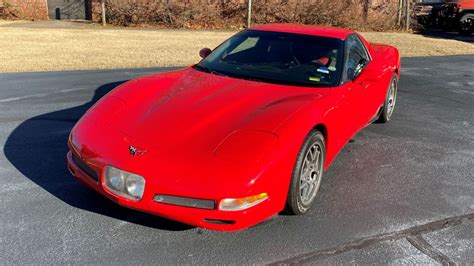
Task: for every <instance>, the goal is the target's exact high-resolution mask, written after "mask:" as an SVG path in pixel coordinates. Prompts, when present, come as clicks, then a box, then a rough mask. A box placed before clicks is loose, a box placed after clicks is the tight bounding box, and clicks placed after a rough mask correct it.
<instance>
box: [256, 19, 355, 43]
mask: <svg viewBox="0 0 474 266" xmlns="http://www.w3.org/2000/svg"><path fill="white" fill-rule="evenodd" d="M250 29H251V30H262V31H273V32H285V33H296V34H305V35H313V36H320V37H328V38H337V39H341V40H345V39H346V37H347V36H348V35H350V34H352V33H354V31H352V30H349V29H344V28H336V27H329V26H317V25H301V24H287V23H274V24H263V25H257V26H253V27H251V28H250Z"/></svg>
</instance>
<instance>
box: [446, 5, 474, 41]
mask: <svg viewBox="0 0 474 266" xmlns="http://www.w3.org/2000/svg"><path fill="white" fill-rule="evenodd" d="M439 20H440V22H441V23H442V25H443V27H444V28H445V29H454V30H457V31H458V32H459V33H461V34H471V33H473V32H474V0H451V1H449V2H447V3H446V4H445V5H443V7H442V9H441V12H440V15H439Z"/></svg>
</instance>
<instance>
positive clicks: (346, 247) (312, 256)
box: [269, 213, 474, 265]
mask: <svg viewBox="0 0 474 266" xmlns="http://www.w3.org/2000/svg"><path fill="white" fill-rule="evenodd" d="M468 220H474V213H469V214H464V215H460V216H453V217H449V218H445V219H441V220H436V221H433V222H429V223H425V224H421V225H415V226H413V227H409V228H407V229H403V230H399V231H394V232H387V233H383V234H378V235H374V236H368V237H365V238H361V239H357V240H353V241H350V242H347V243H345V244H342V245H339V246H336V247H332V248H328V249H324V250H315V251H310V252H307V253H303V254H300V255H296V256H294V257H291V258H288V259H285V260H280V261H276V262H272V263H270V264H269V265H287V264H289V265H296V264H302V263H308V262H310V261H317V260H320V259H324V258H327V257H331V256H335V255H338V254H342V253H344V252H347V251H350V250H358V249H363V248H366V247H369V246H372V245H374V244H377V243H381V242H385V241H394V240H399V239H403V238H406V239H407V240H408V237H414V236H421V235H422V234H426V233H430V232H435V231H439V230H442V229H445V228H448V227H452V226H456V225H459V224H462V223H464V222H466V221H468ZM425 242H426V241H425ZM410 243H411V242H410ZM418 243H422V242H420V241H419V242H418ZM427 244H428V243H427ZM412 245H413V243H412ZM428 245H429V244H428ZM415 247H416V246H415ZM423 247H426V246H423ZM428 250H429V249H428ZM420 251H422V252H423V250H421V249H420ZM430 251H431V252H434V253H433V254H432V255H433V256H435V257H436V255H437V256H438V257H436V258H439V259H440V260H443V262H444V261H446V262H447V263H448V264H449V263H450V262H451V260H450V259H449V258H447V257H446V256H444V255H443V254H441V253H440V252H436V251H434V248H433V249H432V250H430ZM427 252H428V251H427ZM423 253H424V252H423ZM425 254H426V253H425ZM440 254H441V255H442V256H444V257H442V256H441V257H439V256H440ZM430 257H431V256H430ZM446 258H447V260H446Z"/></svg>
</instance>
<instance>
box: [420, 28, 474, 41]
mask: <svg viewBox="0 0 474 266" xmlns="http://www.w3.org/2000/svg"><path fill="white" fill-rule="evenodd" d="M417 34H420V35H423V36H425V37H428V38H434V39H451V40H456V41H461V42H467V43H471V44H473V43H474V34H471V35H462V34H459V33H457V32H446V31H442V30H438V29H426V30H420V31H419V32H418V33H417Z"/></svg>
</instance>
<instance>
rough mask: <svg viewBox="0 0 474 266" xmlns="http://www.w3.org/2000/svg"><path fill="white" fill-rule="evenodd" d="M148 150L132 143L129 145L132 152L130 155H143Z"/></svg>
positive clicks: (129, 150) (129, 151)
mask: <svg viewBox="0 0 474 266" xmlns="http://www.w3.org/2000/svg"><path fill="white" fill-rule="evenodd" d="M146 152H147V151H146V150H143V149H140V148H137V147H135V146H132V145H130V146H128V153H129V154H130V156H137V155H143V154H145V153H146Z"/></svg>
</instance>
